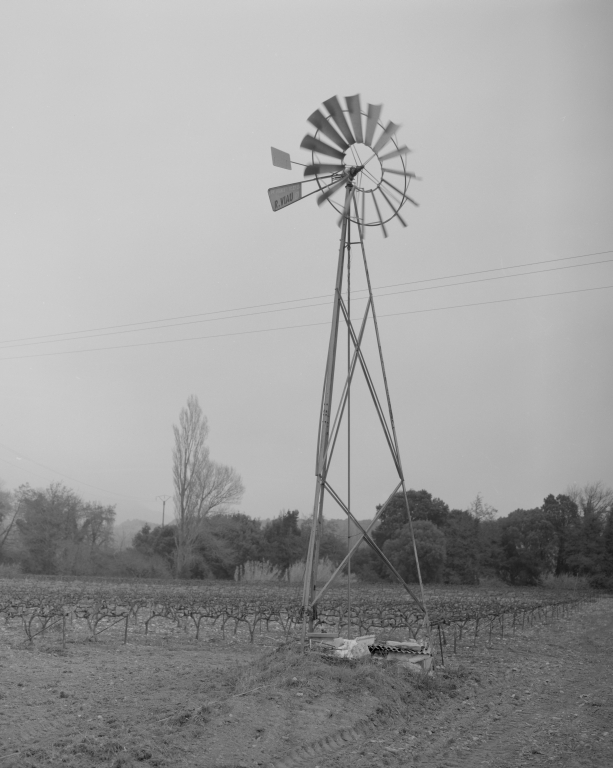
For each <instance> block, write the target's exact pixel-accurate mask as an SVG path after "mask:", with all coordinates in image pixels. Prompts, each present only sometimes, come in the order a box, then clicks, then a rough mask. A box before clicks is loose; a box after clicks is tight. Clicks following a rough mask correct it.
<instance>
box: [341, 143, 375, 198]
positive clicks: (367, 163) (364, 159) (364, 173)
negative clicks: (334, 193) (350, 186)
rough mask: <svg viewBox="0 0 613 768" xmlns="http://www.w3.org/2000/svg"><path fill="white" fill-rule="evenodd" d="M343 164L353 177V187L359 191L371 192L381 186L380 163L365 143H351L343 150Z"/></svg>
mask: <svg viewBox="0 0 613 768" xmlns="http://www.w3.org/2000/svg"><path fill="white" fill-rule="evenodd" d="M343 165H344V166H345V168H346V169H347V170H348V171H349V173H350V174H351V176H352V178H355V187H356V189H358V190H359V191H361V192H371V191H372V190H373V189H378V188H379V187H380V186H381V178H382V176H383V172H382V170H381V163H380V162H379V158H378V157H377V156H376V155H375V153H374V152H373V151H372V149H371V148H370V147H368V146H366V144H357V143H356V144H352V145H351V146H350V147H349V148H348V149H347V151H346V152H345V157H344V158H343Z"/></svg>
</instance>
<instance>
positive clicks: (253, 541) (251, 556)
mask: <svg viewBox="0 0 613 768" xmlns="http://www.w3.org/2000/svg"><path fill="white" fill-rule="evenodd" d="M263 544H264V543H263V538H262V524H261V523H260V521H259V520H254V519H252V518H250V517H248V516H247V515H244V514H242V513H240V512H233V513H232V514H223V515H221V514H213V515H210V516H209V517H208V518H207V519H206V520H205V522H204V535H203V536H202V538H201V540H200V543H199V546H198V550H197V551H198V552H199V554H200V555H201V556H202V560H203V563H204V564H205V566H206V570H207V571H208V572H210V574H211V575H212V576H213V577H215V578H217V579H232V578H234V576H235V574H236V576H237V580H238V581H240V580H241V578H242V577H243V576H244V574H245V564H246V563H248V562H249V561H258V560H262V559H263V557H264V546H263Z"/></svg>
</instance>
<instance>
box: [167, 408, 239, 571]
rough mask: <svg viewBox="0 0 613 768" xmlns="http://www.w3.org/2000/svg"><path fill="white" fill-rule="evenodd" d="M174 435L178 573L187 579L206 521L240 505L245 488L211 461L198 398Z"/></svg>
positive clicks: (185, 410) (231, 473) (233, 474)
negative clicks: (203, 523)
mask: <svg viewBox="0 0 613 768" xmlns="http://www.w3.org/2000/svg"><path fill="white" fill-rule="evenodd" d="M173 432H174V438H175V445H174V449H173V453H172V458H173V480H174V488H175V493H174V505H175V519H176V527H175V540H176V572H177V575H178V576H187V575H188V574H189V570H190V565H191V561H192V559H193V558H194V552H195V547H196V544H197V542H198V539H199V537H200V536H201V534H202V522H203V520H204V519H205V518H206V516H207V515H209V514H210V513H211V512H214V511H215V512H222V511H225V510H227V508H228V506H229V505H231V504H235V503H237V502H239V501H240V499H241V498H242V495H243V492H244V488H243V484H242V482H241V478H240V475H239V474H238V473H237V472H236V471H235V470H234V469H232V467H227V466H224V465H222V464H216V463H215V462H214V461H212V460H211V458H210V456H209V449H208V448H207V446H206V440H207V437H208V433H209V427H208V422H207V418H206V416H205V415H204V414H203V413H202V409H201V408H200V404H199V403H198V398H197V397H196V396H195V395H190V397H188V399H187V407H185V408H182V409H181V413H180V415H179V426H176V425H173Z"/></svg>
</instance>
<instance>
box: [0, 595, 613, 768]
mask: <svg viewBox="0 0 613 768" xmlns="http://www.w3.org/2000/svg"><path fill="white" fill-rule="evenodd" d="M15 638H16V635H15V636H13V635H12V634H6V633H5V634H3V635H2V637H0V768H34V767H35V766H36V767H37V768H48V767H49V766H62V765H63V766H67V767H68V768H76V767H79V768H81V767H83V768H93V767H94V766H96V767H99V766H100V767H102V766H104V767H107V766H108V767H109V768H110V767H112V768H121V767H125V768H135V766H145V767H146V766H158V767H159V768H187V767H188V766H189V767H192V766H194V767H195V766H202V767H203V768H209V766H210V767H211V768H252V766H275V768H281V767H282V766H291V765H302V766H305V767H306V766H308V767H309V768H315V766H320V768H341V766H343V767H344V766H347V765H350V766H351V767H352V768H372V767H373V766H379V765H383V766H390V767H391V768H400V766H407V765H408V766H410V765H414V764H415V765H420V766H432V768H454V767H455V766H458V767H463V766H466V767H467V768H468V766H470V767H471V768H478V767H479V766H488V768H516V767H519V766H535V767H537V766H545V765H556V768H575V766H577V767H578V766H585V767H586V768H587V767H588V766H589V768H610V766H612V765H613V695H612V693H613V599H603V600H600V601H598V602H597V603H594V604H591V605H589V606H588V607H587V608H584V609H582V610H580V611H578V612H575V613H574V614H573V615H572V617H571V618H569V619H558V620H555V621H553V622H551V623H549V624H542V625H536V626H534V627H532V628H528V629H525V630H521V631H518V632H517V633H516V634H515V636H506V637H505V638H504V640H502V639H500V638H497V637H494V638H493V642H492V644H491V645H488V644H487V643H486V642H485V639H483V640H482V639H479V641H478V643H477V646H476V647H472V646H470V645H469V646H461V647H458V654H457V655H456V656H453V654H448V655H447V657H446V658H445V661H446V667H445V668H444V669H442V668H440V667H439V668H438V669H437V670H436V675H435V677H434V678H433V679H429V680H423V679H418V678H415V677H413V676H409V675H407V673H406V672H404V673H402V672H401V671H400V669H399V668H398V667H397V666H396V665H394V664H393V663H387V662H385V663H381V662H379V663H374V662H371V661H370V660H368V661H365V662H351V663H348V662H341V661H337V662H330V661H324V660H322V659H320V658H318V657H314V656H310V657H307V658H306V659H305V658H303V657H301V656H300V655H299V654H298V653H297V652H296V650H295V649H294V648H293V647H292V646H285V647H282V648H280V649H279V650H276V651H274V650H271V649H262V648H258V647H256V646H250V645H244V644H233V643H231V642H202V641H201V642H198V643H196V642H191V643H186V642H181V641H180V640H176V641H174V640H170V641H164V642H162V641H159V642H156V641H155V639H152V640H150V641H148V643H149V644H144V643H140V644H136V643H128V644H127V645H123V644H121V643H120V642H118V641H117V640H115V639H110V640H108V641H106V642H98V643H91V642H75V643H69V644H68V645H67V648H66V650H61V642H59V643H58V640H57V638H56V639H46V640H41V641H40V642H38V641H37V642H35V643H34V645H33V646H29V645H27V644H24V643H23V642H21V641H18V640H16V639H15ZM447 649H449V646H447ZM447 649H445V650H447ZM439 661H440V659H439Z"/></svg>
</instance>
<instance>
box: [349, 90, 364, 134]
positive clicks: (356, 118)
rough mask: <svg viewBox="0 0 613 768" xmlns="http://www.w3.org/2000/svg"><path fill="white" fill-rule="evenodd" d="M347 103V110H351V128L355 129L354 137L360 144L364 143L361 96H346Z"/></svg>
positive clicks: (357, 94)
mask: <svg viewBox="0 0 613 768" xmlns="http://www.w3.org/2000/svg"><path fill="white" fill-rule="evenodd" d="M345 101H346V103H347V109H348V110H349V117H350V119H351V126H352V128H353V135H354V136H355V140H356V141H357V142H358V144H363V143H364V134H363V133H362V112H361V109H360V94H359V93H356V95H355V96H345Z"/></svg>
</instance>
